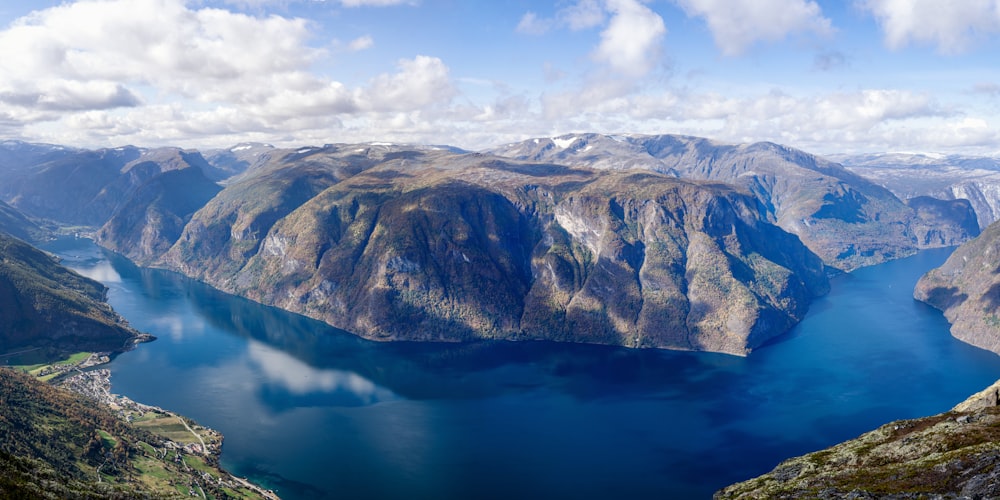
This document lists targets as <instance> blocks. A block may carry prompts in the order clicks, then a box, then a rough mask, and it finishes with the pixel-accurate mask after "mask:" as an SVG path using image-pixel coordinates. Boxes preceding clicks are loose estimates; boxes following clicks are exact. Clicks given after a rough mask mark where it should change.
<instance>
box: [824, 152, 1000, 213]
mask: <svg viewBox="0 0 1000 500" xmlns="http://www.w3.org/2000/svg"><path fill="white" fill-rule="evenodd" d="M829 158H830V159H832V160H834V161H839V162H841V163H843V164H844V166H845V167H847V168H848V169H849V170H851V171H852V172H855V173H857V174H860V175H863V176H865V177H867V178H868V179H871V180H872V181H874V182H875V183H877V184H879V185H881V186H884V187H886V188H888V189H889V190H891V191H892V192H893V193H895V194H896V196H898V197H900V198H902V199H904V200H906V199H910V198H914V197H917V196H932V197H935V198H939V199H945V200H963V199H964V200H968V201H969V203H970V204H971V205H972V208H973V209H974V210H975V211H976V216H977V217H978V221H979V227H981V228H985V227H986V226H989V225H990V224H992V223H993V222H995V221H997V220H998V219H1000V159H997V158H990V157H977V156H962V155H940V154H908V153H882V154H867V155H833V156H830V157H829Z"/></svg>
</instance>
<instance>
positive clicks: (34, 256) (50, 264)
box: [0, 233, 139, 353]
mask: <svg viewBox="0 0 1000 500" xmlns="http://www.w3.org/2000/svg"><path fill="white" fill-rule="evenodd" d="M106 291H107V289H106V288H105V287H104V285H101V284H100V283H98V282H96V281H93V280H90V279H88V278H84V277H83V276H80V275H78V274H76V273H75V272H73V271H71V270H69V269H66V268H65V267H63V266H61V265H59V264H58V263H57V262H56V261H55V260H54V259H53V258H52V257H50V256H49V255H47V254H45V253H43V252H42V251H40V250H38V249H36V248H34V247H32V246H30V245H28V244H27V243H24V242H22V241H20V240H18V239H16V238H13V237H11V236H8V235H6V234H3V233H0V353H6V352H10V351H13V350H15V349H19V348H26V347H32V348H35V347H37V348H43V349H45V350H46V351H49V352H51V353H73V352H79V351H83V350H96V351H118V350H122V349H125V348H127V347H128V346H129V345H131V343H132V342H133V341H134V340H135V339H136V338H137V337H138V336H139V333H138V332H136V331H135V330H133V329H132V328H131V327H129V326H128V324H127V323H126V322H125V320H124V319H123V318H121V317H120V316H119V315H118V314H117V313H115V312H114V311H113V310H111V307H110V306H108V304H107V303H106V302H104V300H105V294H106Z"/></svg>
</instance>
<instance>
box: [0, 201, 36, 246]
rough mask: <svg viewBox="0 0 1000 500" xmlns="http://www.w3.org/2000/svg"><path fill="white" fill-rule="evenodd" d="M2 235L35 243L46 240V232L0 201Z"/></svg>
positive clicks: (0, 230) (0, 231)
mask: <svg viewBox="0 0 1000 500" xmlns="http://www.w3.org/2000/svg"><path fill="white" fill-rule="evenodd" d="M0 233H7V234H9V235H11V236H14V237H16V238H20V239H22V240H25V241H35V240H40V239H43V238H44V234H45V230H44V229H42V228H41V227H40V226H39V225H38V224H37V223H35V221H33V220H31V219H29V218H28V217H27V216H25V215H24V214H22V213H21V212H20V211H18V210H17V209H16V208H14V207H12V206H10V205H8V204H6V203H4V202H3V201H0Z"/></svg>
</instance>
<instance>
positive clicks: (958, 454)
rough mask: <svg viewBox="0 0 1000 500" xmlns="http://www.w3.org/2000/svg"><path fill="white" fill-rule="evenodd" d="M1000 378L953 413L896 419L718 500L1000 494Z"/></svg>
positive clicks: (799, 459) (736, 488)
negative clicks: (725, 499) (896, 420)
mask: <svg viewBox="0 0 1000 500" xmlns="http://www.w3.org/2000/svg"><path fill="white" fill-rule="evenodd" d="M998 391H1000V382H997V383H995V384H993V385H992V386H990V387H988V388H987V389H985V390H984V391H982V392H980V393H978V394H975V395H973V396H972V397H970V398H969V399H968V400H966V401H964V402H962V403H960V404H959V405H957V406H956V407H955V408H953V409H952V410H951V411H949V412H947V413H942V414H940V415H935V416H932V417H926V418H920V419H915V420H902V421H898V422H892V423H889V424H886V425H883V426H882V427H880V428H878V429H876V430H874V431H871V432H868V433H866V434H863V435H862V436H860V437H858V438H856V439H852V440H850V441H847V442H844V443H841V444H838V445H836V446H833V447H831V448H827V449H825V450H822V451H817V452H815V453H810V454H808V455H804V456H802V457H797V458H792V459H789V460H786V461H785V462H783V463H781V464H780V465H778V466H777V467H775V468H774V470H772V471H771V472H769V473H767V474H764V475H762V476H760V477H757V478H754V479H751V480H749V481H746V482H743V483H738V484H734V485H732V486H729V487H726V488H724V489H722V490H720V491H719V492H717V493H716V494H715V498H717V499H724V498H733V499H772V498H788V499H791V498H817V499H830V500H833V499H840V498H893V499H900V500H902V499H920V498H998V497H1000V469H998V466H1000V407H998V406H997V394H998Z"/></svg>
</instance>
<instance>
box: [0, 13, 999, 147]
mask: <svg viewBox="0 0 1000 500" xmlns="http://www.w3.org/2000/svg"><path fill="white" fill-rule="evenodd" d="M998 49H1000V0H949V1H947V2H945V1H940V0H836V1H827V0H555V1H552V2H543V1H526V0H525V1H521V0H492V1H459V0H78V1H52V0H4V2H3V3H2V4H0V139H14V140H24V141H29V142H43V143H52V144H63V145H70V146H77V147H89V148H97V147H117V146H122V145H126V144H132V145H137V146H146V147H155V146H178V147H184V148H199V149H206V148H224V147H229V146H233V145H236V144H238V143H241V142H265V143H270V144H274V145H277V146H287V147H297V146H302V145H321V144H327V143H345V142H346V143H351V142H368V141H379V142H401V143H418V144H448V145H451V146H457V147H461V148H466V149H471V150H477V149H483V148H488V147H491V146H496V145H500V144H504V143H508V142H513V141H519V140H524V139H528V138H533V137H548V136H558V135H562V134H566V133H578V132H599V133H612V134H619V133H639V134H686V135H696V136H702V137H709V138H713V139H716V140H720V141H724V142H731V143H744V142H755V141H773V142H777V143H781V144H785V145H788V146H792V147H796V148H800V149H804V150H806V151H809V152H813V153H818V154H831V153H871V152H936V153H960V154H975V155H1000V59H998V57H997V54H998V53H1000V50H998Z"/></svg>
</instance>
